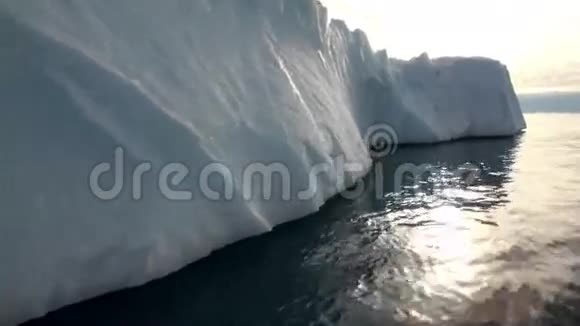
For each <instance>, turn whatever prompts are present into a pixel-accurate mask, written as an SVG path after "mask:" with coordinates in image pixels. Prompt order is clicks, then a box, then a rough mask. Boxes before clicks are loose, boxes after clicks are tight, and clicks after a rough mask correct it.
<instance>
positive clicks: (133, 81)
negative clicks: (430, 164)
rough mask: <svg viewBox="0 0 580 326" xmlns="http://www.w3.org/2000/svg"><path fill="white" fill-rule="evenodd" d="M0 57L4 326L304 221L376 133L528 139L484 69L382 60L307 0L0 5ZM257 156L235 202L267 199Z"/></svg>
mask: <svg viewBox="0 0 580 326" xmlns="http://www.w3.org/2000/svg"><path fill="white" fill-rule="evenodd" d="M0 60H1V72H2V73H1V74H0V101H1V103H2V106H3V108H2V110H0V144H1V149H2V157H1V158H0V187H2V200H1V203H2V205H1V211H0V212H1V218H0V241H1V244H2V245H1V246H0V257H1V261H2V267H1V268H0V325H4V324H8V325H10V324H15V323H18V322H22V321H25V320H27V319H30V318H34V317H39V316H42V315H44V314H45V313H47V312H49V311H52V310H55V309H58V308H60V307H63V306H65V305H68V304H72V303H75V302H79V301H82V300H85V299H89V298H92V297H95V296H98V295H101V294H104V293H107V292H110V291H114V290H118V289H123V288H127V287H133V286H138V285H141V284H144V283H146V282H148V281H151V280H153V279H157V278H160V277H163V276H165V275H167V274H168V273H171V272H174V271H176V270H178V269H180V268H182V267H184V266H186V265H187V264H189V263H192V262H194V261H196V260H198V259H200V258H202V257H205V256H207V255H209V254H210V253H211V252H212V251H214V250H216V249H218V248H221V247H223V246H225V245H227V244H231V243H233V242H235V241H238V240H241V239H244V238H247V237H250V236H255V235H258V234H262V233H265V232H268V231H270V230H272V228H273V227H274V226H276V225H279V224H281V223H284V222H288V221H291V220H295V219H297V218H301V217H303V216H306V215H308V214H310V213H312V212H315V211H317V210H318V209H319V208H320V207H321V205H323V204H324V202H325V201H326V200H327V199H329V198H330V197H332V196H334V195H336V194H337V193H338V192H340V191H342V190H344V189H345V188H347V187H349V186H350V185H352V183H353V182H354V180H356V179H358V178H360V177H362V176H363V175H364V174H366V173H367V171H368V170H369V169H370V167H371V165H372V157H371V154H372V153H370V152H369V143H368V141H367V139H368V137H367V136H368V134H369V130H371V131H372V130H373V128H375V127H376V126H388V132H389V134H388V136H389V137H390V138H387V139H386V141H387V142H391V143H392V144H395V145H396V144H399V143H426V142H439V141H447V140H452V139H458V138H462V137H480V136H500V135H502V136H503V135H512V134H515V133H517V132H519V131H520V130H522V129H523V128H525V122H524V118H523V116H522V113H521V110H520V106H519V103H518V99H517V98H516V96H515V94H514V90H513V87H512V84H511V81H510V77H509V74H508V71H507V69H506V68H505V67H504V66H503V65H501V64H500V63H499V62H496V61H492V60H488V59H474V58H472V59H460V58H445V59H436V60H431V59H429V58H428V57H427V56H426V55H423V56H420V57H418V58H416V59H414V60H411V61H409V62H405V61H399V60H393V59H389V58H388V56H387V53H386V52H385V51H380V52H377V53H375V52H373V50H372V49H371V47H370V45H369V43H368V41H367V38H366V36H365V34H364V33H363V32H361V31H354V32H351V31H349V30H348V28H347V26H346V25H345V23H343V22H342V21H337V20H333V21H331V22H328V15H327V10H326V9H325V8H324V7H322V6H321V5H320V4H318V3H317V2H316V1H314V0H248V1H239V0H222V1H210V0H196V1H185V0H167V1H158V0H134V1H131V0H126V1H67V0H51V1H13V0H0ZM383 141H384V140H383ZM337 157H340V158H341V159H342V162H341V163H337V160H336V158H337ZM345 162H347V163H348V164H349V166H351V167H354V166H356V168H354V169H348V171H347V173H346V174H345V175H343V176H338V175H336V174H332V173H330V174H328V175H324V174H323V176H322V177H320V178H318V179H317V184H316V185H317V186H316V187H315V188H312V189H310V188H309V187H310V186H311V182H312V172H313V168H315V167H320V166H322V167H326V168H329V169H330V170H333V169H338V168H339V166H338V165H339V164H344V163H345ZM117 163H120V164H117ZM256 163H259V164H261V165H257V166H258V167H260V166H261V167H267V168H268V169H269V171H271V172H275V173H276V177H275V178H273V180H272V184H273V185H270V186H272V189H273V190H271V191H272V192H273V194H271V195H272V196H271V198H264V197H260V196H250V197H247V198H246V197H245V196H241V195H239V194H240V193H245V192H244V191H245V190H248V189H249V190H256V191H258V192H260V190H262V191H263V190H265V189H262V188H267V187H266V186H267V185H266V184H260V183H256V184H254V185H252V187H250V188H247V187H246V185H245V184H243V181H244V174H245V172H246V171H247V167H248V166H252V165H254V166H256ZM274 163H277V165H274ZM167 167H169V169H167ZM281 167H283V168H281ZM184 168H187V170H186V171H184V170H183V169H184ZM226 168H227V169H228V170H227V171H225V169H226ZM284 168H285V169H287V170H284ZM95 171H97V172H102V174H99V173H97V174H95ZM286 172H288V175H286ZM318 172H321V171H318ZM220 173H221V174H220ZM223 175H228V176H230V177H231V178H230V179H228V180H226V179H222V178H221V177H220V176H223ZM161 176H164V177H165V179H166V180H165V181H167V180H169V181H168V182H165V183H162V182H161V181H160V180H161ZM201 176H205V177H206V179H207V180H206V181H207V182H206V183H203V184H201V186H199V185H200V182H199V178H200V177H201ZM210 176H211V177H210ZM216 176H217V177H216ZM286 176H289V177H290V178H291V182H292V187H291V189H290V191H292V193H291V196H290V197H288V198H287V195H288V194H287V193H286V192H285V191H284V190H280V188H279V187H277V185H279V184H280V183H283V182H284V180H286V179H285V177H286ZM280 180H282V181H280ZM204 187H205V188H204ZM95 189H102V190H103V193H101V194H95ZM136 189H137V190H136ZM300 189H302V190H304V189H310V190H311V191H310V196H301V197H295V195H294V194H295V191H296V190H300ZM105 190H106V191H105ZM220 190H222V191H223V193H222V192H220ZM168 191H170V193H171V194H172V196H174V197H171V196H167V192H168ZM306 193H308V192H303V193H302V194H306ZM227 194H231V195H232V196H230V197H229V198H226V197H227V196H226V195H227ZM212 196H213V197H212ZM170 197H171V198H170ZM214 197H215V198H214Z"/></svg>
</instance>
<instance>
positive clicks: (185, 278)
mask: <svg viewBox="0 0 580 326" xmlns="http://www.w3.org/2000/svg"><path fill="white" fill-rule="evenodd" d="M526 119H527V122H528V130H527V131H526V132H525V133H524V134H521V135H519V136H517V137H515V138H498V139H480V140H464V141H458V142H453V143H448V144H440V145H435V146H407V147H401V148H399V149H398V151H397V152H396V153H395V154H394V155H392V156H389V157H387V158H385V160H384V161H382V162H380V163H378V164H379V165H378V166H379V167H380V168H379V169H375V171H374V172H373V173H372V174H371V175H370V176H369V177H368V178H367V179H366V180H365V183H366V186H367V187H366V188H365V192H364V193H363V194H362V196H360V197H358V198H357V199H356V200H347V199H344V198H340V197H339V198H337V199H334V200H332V201H331V202H329V203H328V204H327V205H326V206H325V207H324V209H323V210H322V211H321V212H320V213H318V214H315V215H313V216H311V217H309V218H305V219H303V220H300V221H297V222H295V223H290V224H287V225H284V226H281V227H279V228H278V229H276V230H275V231H274V232H272V233H270V234H267V235H265V236H262V237H258V238H254V239H249V240H246V241H242V242H240V243H238V244H235V245H232V246H230V247H228V248H226V249H224V250H221V251H219V252H216V253H215V254H213V255H212V256H211V257H208V258H207V259H204V260H202V261H200V262H197V263H195V264H192V265H191V266H189V267H188V268H185V269H184V270H182V271H181V272H178V273H176V274H174V275H171V276H169V277H167V278H165V279H163V280H159V281H156V282H153V283H151V284H148V285H146V286H143V287H140V288H136V289H130V290H126V291H122V292H118V293H115V294H111V295H107V296H104V297H101V298H97V299H95V300H92V301H89V302H86V303H82V304H79V305H75V306H72V307H69V308H65V309H63V310H61V311H58V312H56V313H53V314H51V315H49V316H48V317H46V318H44V319H40V320H36V321H33V322H30V323H29V324H28V325H31V326H32V325H34V326H39V325H119V326H120V325H123V326H125V325H152V326H153V325H155V326H158V325H164V326H170V325H176V326H177V325H204V326H208V325H276V326H277V325H357V326H363V325H580V128H579V127H578V126H579V125H580V114H573V113H572V114H562V113H535V114H527V116H526ZM411 167H415V168H416V170H417V171H415V172H421V173H418V175H419V176H418V177H417V178H416V179H415V178H413V176H412V174H410V173H404V172H405V171H411V170H412V169H411V170H409V169H410V168H411ZM421 167H423V169H422V170H421ZM411 172H412V171H411ZM378 187H382V188H383V189H384V191H385V195H384V196H377V191H376V190H377V188H378Z"/></svg>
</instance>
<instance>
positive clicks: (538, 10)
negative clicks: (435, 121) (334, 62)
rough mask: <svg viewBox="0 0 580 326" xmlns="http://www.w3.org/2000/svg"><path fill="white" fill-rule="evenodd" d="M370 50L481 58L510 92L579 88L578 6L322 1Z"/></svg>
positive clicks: (515, 1) (557, 0) (530, 0)
mask: <svg viewBox="0 0 580 326" xmlns="http://www.w3.org/2000/svg"><path fill="white" fill-rule="evenodd" d="M322 2H323V3H324V4H325V5H327V6H328V7H329V10H330V14H331V16H333V17H336V18H341V19H344V20H346V21H347V23H348V25H349V26H350V27H351V28H361V29H363V30H364V31H365V32H366V33H367V35H368V37H369V40H370V41H371V43H372V45H373V47H374V48H375V49H377V50H378V49H381V48H386V49H387V52H388V53H389V55H390V56H391V57H398V58H403V59H409V58H411V57H414V56H417V55H419V54H420V53H422V52H428V53H429V55H430V56H431V57H439V56H487V57H492V58H495V59H498V60H500V61H502V62H504V63H505V64H507V65H508V67H509V68H510V71H511V72H512V77H513V79H514V83H515V84H516V88H517V89H518V90H519V91H520V92H525V91H529V90H531V89H534V90H536V89H546V90H547V89H556V90H568V89H578V90H580V0H486V1H481V0H480V1H474V0H322Z"/></svg>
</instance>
